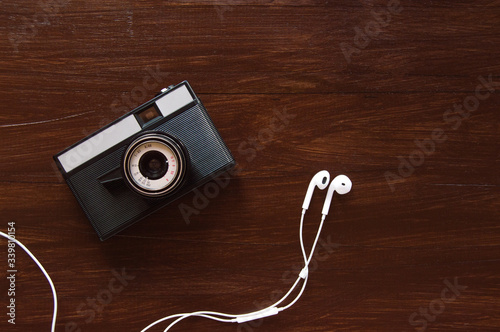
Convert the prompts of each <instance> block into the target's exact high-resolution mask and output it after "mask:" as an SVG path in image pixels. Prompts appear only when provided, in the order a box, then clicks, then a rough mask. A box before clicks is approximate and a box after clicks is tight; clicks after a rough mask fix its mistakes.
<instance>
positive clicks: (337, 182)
mask: <svg viewBox="0 0 500 332" xmlns="http://www.w3.org/2000/svg"><path fill="white" fill-rule="evenodd" d="M351 188H352V182H351V180H350V179H349V178H348V177H347V176H345V175H338V176H336V177H335V179H333V181H332V183H330V187H329V188H328V192H327V194H326V198H325V204H324V205H323V211H322V214H323V215H324V216H326V215H328V210H330V204H331V203H332V198H333V192H334V191H336V192H338V193H339V194H340V195H344V194H347V193H348V192H349V191H351Z"/></svg>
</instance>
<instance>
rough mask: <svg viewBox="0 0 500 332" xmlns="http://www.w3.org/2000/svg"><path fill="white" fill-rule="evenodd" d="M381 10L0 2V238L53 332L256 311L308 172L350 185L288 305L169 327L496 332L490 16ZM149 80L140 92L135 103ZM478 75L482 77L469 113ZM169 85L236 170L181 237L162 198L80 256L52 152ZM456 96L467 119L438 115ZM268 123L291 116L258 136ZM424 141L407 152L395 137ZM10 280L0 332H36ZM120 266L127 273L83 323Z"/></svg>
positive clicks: (497, 246)
mask: <svg viewBox="0 0 500 332" xmlns="http://www.w3.org/2000/svg"><path fill="white" fill-rule="evenodd" d="M394 3H395V2H394V1H389V0H388V1H384V0H380V1H379V0H376V1H347V0H342V1H319V0H317V1H316V0H303V1H293V2H288V1H284V0H282V1H258V0H254V1H215V0H214V1H209V0H207V1H198V2H196V3H190V2H187V1H180V0H179V1H165V2H162V3H158V2H157V1H111V0H103V1H82V0H71V1H69V0H57V1H56V0H48V1H40V2H37V1H13V0H8V1H3V2H2V10H1V13H0V27H1V41H0V55H1V56H0V73H1V75H0V101H1V103H2V107H1V113H0V137H1V143H2V144H1V145H0V155H1V156H2V163H1V167H0V176H1V179H0V207H1V212H2V224H1V225H0V229H1V230H2V231H5V230H6V229H7V223H8V222H9V221H14V222H15V224H16V236H17V237H18V238H19V239H20V240H21V241H23V242H24V243H25V244H26V245H27V246H28V247H29V248H30V249H31V250H32V251H33V252H34V253H35V255H36V256H37V257H38V259H39V260H40V261H41V262H42V263H43V264H44V266H45V268H46V269H47V271H48V272H49V273H50V275H51V276H52V278H53V280H54V283H55V285H56V288H57V291H58V295H59V305H60V311H59V316H58V321H57V331H140V330H141V329H142V328H144V327H145V326H146V325H148V324H149V323H151V322H153V321H154V320H156V319H158V318H161V317H163V316H166V315H170V314H175V313H179V312H189V311H194V310H217V311H222V312H231V313H245V312H248V311H253V310H255V309H257V308H260V307H262V306H263V305H264V304H265V303H268V302H270V301H271V300H273V299H274V298H276V297H277V296H278V295H279V294H282V292H284V291H286V290H287V289H288V287H289V286H290V279H291V275H293V273H296V272H297V270H298V269H300V262H301V256H300V247H299V243H298V226H299V217H300V206H301V204H302V200H303V195H304V194H305V191H306V188H307V185H308V182H309V180H310V178H311V177H312V176H313V175H314V174H315V173H316V172H317V171H319V170H321V169H327V170H329V171H330V172H331V174H332V176H335V175H338V174H342V173H344V174H347V175H348V176H349V177H350V178H351V179H352V181H353V190H352V191H351V193H349V194H348V195H345V196H335V197H334V200H333V203H332V209H331V213H330V215H329V216H328V219H327V221H328V222H327V224H326V225H325V228H324V232H323V234H322V237H321V238H322V241H323V244H324V245H323V247H321V248H320V250H319V252H318V255H317V256H316V259H315V261H314V265H313V266H312V267H311V269H312V270H313V271H312V272H311V276H310V281H309V285H308V288H307V289H306V292H305V294H304V295H303V297H302V298H301V300H300V301H299V302H298V303H297V304H296V305H295V306H294V307H292V308H291V309H289V310H287V311H285V312H283V313H280V314H279V315H278V316H276V317H272V318H268V319H265V320H264V321H262V322H259V323H258V324H245V325H240V326H238V325H235V324H233V325H230V324H222V323H218V322H213V321H207V320H203V319H199V318H193V319H189V320H186V321H185V322H184V323H182V324H181V325H179V326H177V327H176V328H174V329H173V330H172V331H245V332H248V331H252V332H266V331H297V332H298V331H362V330H363V331H366V330H369V331H413V330H415V331H424V330H427V331H453V330H461V331H498V330H499V329H500V264H499V263H500V226H499V216H500V203H499V194H500V187H499V185H500V177H499V166H500V144H499V140H500V133H499V130H500V122H499V120H500V114H499V105H500V93H499V91H500V62H499V59H500V34H499V23H500V3H499V2H498V1H475V2H474V1H401V2H400V3H399V5H398V4H397V3H396V4H394ZM388 6H389V7H391V6H392V7H391V8H389V9H387V8H388ZM391 9H392V11H393V12H392V14H390V16H387V15H382V14H383V13H388V12H389V13H390V10H391ZM397 11H399V13H397ZM374 13H375V16H376V15H377V14H376V13H379V14H380V15H381V16H380V17H379V19H380V20H382V21H383V22H381V23H374V22H377V21H376V20H375V18H374ZM365 29H367V30H368V31H369V33H371V37H364V38H362V37H360V36H359V35H358V37H356V31H358V30H365ZM356 45H357V46H356ZM347 47H351V50H352V48H353V47H357V51H355V52H354V53H352V54H351V55H350V59H349V60H350V61H347V58H348V57H346V56H345V54H344V53H343V51H342V49H343V48H344V49H346V48H347ZM151 71H153V72H156V73H160V74H157V75H158V76H157V80H158V81H159V84H158V86H157V88H155V89H146V90H147V91H146V92H147V93H146V95H141V94H140V93H139V94H137V92H138V91H139V90H140V89H141V87H143V80H144V79H145V78H147V77H148V76H150V75H151V74H150V72H151ZM480 77H483V78H484V79H486V80H488V78H489V79H490V80H491V81H493V82H495V83H492V86H490V91H489V90H487V89H482V90H481V91H479V93H481V94H480V95H479V97H480V98H479V99H477V98H476V94H477V92H476V87H477V86H478V85H479V84H481V79H480ZM182 80H188V81H189V82H190V83H191V85H192V86H193V88H194V90H195V91H196V92H197V93H198V94H199V96H200V97H201V99H202V100H203V102H204V104H205V106H206V107H207V109H208V111H209V113H210V115H211V116H212V119H213V120H214V122H215V124H216V126H217V127H218V129H219V130H220V133H221V135H222V136H223V138H224V139H225V141H226V143H227V145H228V146H229V148H230V149H231V150H232V152H233V154H234V156H235V158H236V160H237V161H238V163H239V166H238V167H239V169H240V170H241V172H240V173H239V174H238V175H237V176H234V177H233V178H232V179H231V180H230V182H229V184H228V185H227V186H226V187H225V188H223V189H220V191H219V193H218V195H217V197H215V198H213V199H210V200H209V204H208V205H207V206H206V207H205V208H203V209H200V211H199V214H197V215H192V216H191V217H190V219H189V221H190V222H189V223H187V222H186V221H185V220H184V219H183V216H182V214H181V212H180V210H179V204H181V203H183V204H186V205H189V206H193V199H194V195H193V194H190V195H187V196H185V197H183V198H182V199H180V200H179V201H178V202H176V203H174V204H172V205H171V206H169V207H166V208H164V209H163V210H161V211H160V212H157V213H155V214H154V215H152V216H150V217H148V218H147V219H146V220H143V221H141V222H139V223H137V224H136V225H134V226H132V227H130V228H129V229H127V230H126V231H124V232H122V233H121V234H119V235H118V236H115V237H113V238H111V239H110V240H108V241H105V242H100V241H99V240H98V238H97V236H96V234H95V233H94V231H93V229H92V228H91V225H90V223H89V222H88V220H87V219H86V218H85V216H84V214H83V212H82V210H81V208H80V206H79V205H78V203H77V202H76V200H75V198H74V197H73V195H72V193H71V191H70V190H69V188H68V187H67V185H66V184H65V183H64V182H63V181H62V180H61V178H60V176H59V175H58V172H56V171H55V170H54V164H53V162H52V156H53V155H54V154H55V153H57V152H59V151H61V150H62V149H64V148H66V147H67V146H69V145H71V144H73V143H75V142H76V141H78V140H80V139H82V138H83V137H85V136H87V135H88V134H90V133H91V132H93V131H95V130H97V129H98V128H100V127H102V125H103V124H104V123H107V122H110V121H111V120H113V119H115V118H117V117H118V116H120V115H122V114H124V113H125V112H126V111H127V110H130V109H131V108H133V107H134V106H136V105H138V104H139V103H141V102H144V101H146V100H147V99H149V98H151V97H152V96H154V94H155V93H156V92H158V91H159V89H160V88H162V87H164V86H168V85H170V84H176V83H179V82H180V81H182ZM134 89H135V90H134ZM493 90H494V92H492V91H493ZM491 92H492V93H491ZM134 97H135V100H134V99H133V98H134ZM474 98H476V99H474ZM475 101H478V105H474V104H473V103H474V102H475ZM464 102H465V103H468V102H469V103H471V104H468V106H467V107H469V108H471V107H472V109H475V110H474V111H473V112H469V111H463V112H462V115H460V113H459V112H455V111H456V110H455V111H453V109H454V104H458V105H462V104H463V103H464ZM470 105H472V106H470ZM463 109H464V110H465V108H463ZM450 110H451V111H450ZM276 113H280V114H289V116H290V117H289V118H288V120H287V121H286V123H285V124H284V125H283V126H282V127H279V129H280V130H275V131H273V130H272V128H273V127H271V125H270V123H271V121H273V120H272V119H273V118H274V117H275V116H276ZM459 119H461V120H460V121H459ZM433 131H436V133H437V134H439V133H440V136H439V137H441V139H440V141H436V140H435V141H434V143H432V144H434V148H432V144H430V143H428V144H427V145H426V147H424V149H428V151H427V152H428V153H427V154H424V153H423V152H422V151H421V150H419V148H418V146H417V145H416V143H415V140H419V141H422V140H426V139H427V140H429V139H432V138H433V136H432V135H433V134H432V133H433ZM436 138H438V137H436V134H435V135H434V139H436ZM252 142H254V143H252ZM427 142H428V141H427ZM251 144H257V145H256V147H258V150H255V151H254V152H255V153H254V152H252V151H251V150H249V148H251ZM403 159H404V160H406V161H407V162H408V163H410V164H408V165H410V166H408V165H406V166H405V167H402V166H400V165H402V161H401V160H403ZM398 168H400V169H399V170H398ZM388 172H390V173H388ZM388 174H389V175H388ZM388 176H389V181H387V177H388ZM202 190H203V188H202ZM324 195H325V194H324V193H318V192H316V194H315V196H314V199H313V202H312V205H311V209H310V212H309V213H308V215H307V219H306V220H307V226H306V228H305V232H306V236H305V238H306V241H307V246H309V245H310V243H311V241H312V239H313V236H314V234H315V229H316V226H317V223H318V222H319V217H320V211H321V205H322V203H323V197H324ZM0 243H1V247H2V249H1V250H0V251H1V252H2V253H3V254H1V255H0V257H1V259H0V264H1V265H0V266H1V267H0V270H2V272H1V274H2V275H5V277H6V275H7V273H6V272H5V271H6V270H7V262H6V257H7V241H5V240H1V241H0ZM17 267H18V270H19V272H18V273H17V279H16V325H15V326H14V325H11V324H8V323H7V319H8V317H7V315H6V311H7V309H6V306H7V305H8V302H7V301H8V296H7V288H8V282H7V280H6V279H5V277H2V280H3V281H2V282H0V292H1V293H2V296H1V297H0V299H1V301H2V302H1V303H0V307H1V308H4V309H2V310H3V311H5V313H4V312H0V317H3V318H1V319H0V330H1V331H49V327H50V320H51V315H52V301H51V294H50V290H49V286H48V285H47V282H46V281H45V279H44V278H43V276H42V274H41V273H40V272H39V270H38V269H37V267H36V266H35V265H34V263H33V262H31V260H30V259H29V258H28V256H27V255H25V254H24V253H22V252H20V251H19V250H18V251H17ZM123 269H125V272H126V273H127V274H128V275H130V276H134V277H135V278H134V279H133V280H129V281H128V282H127V285H126V286H124V287H123V289H121V291H119V292H116V293H114V294H113V297H112V299H109V300H110V301H105V302H109V303H106V305H104V306H102V305H101V306H100V307H99V309H100V310H99V311H95V317H92V316H90V310H91V309H90V308H91V307H90V306H89V304H87V303H88V302H87V301H91V300H92V298H96V297H97V298H99V297H100V300H101V303H102V300H103V299H104V300H105V297H106V296H105V295H106V294H109V292H108V293H106V292H107V290H108V289H109V284H110V282H112V280H113V278H114V274H113V271H118V272H120V271H122V270H123ZM448 282H449V283H451V284H453V283H458V284H459V285H461V286H463V287H462V288H460V289H459V290H458V291H457V290H455V292H456V293H453V292H452V291H449V290H447V289H449V286H447V283H448ZM115 286H116V285H115ZM465 287H466V288H465ZM442 295H444V296H445V297H444V301H443V300H442V299H441V297H442ZM446 299H448V300H446ZM450 299H451V300H450ZM87 310H88V311H87ZM165 327H166V324H162V325H161V326H160V327H158V328H156V329H152V331H162V328H165Z"/></svg>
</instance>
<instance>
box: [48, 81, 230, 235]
mask: <svg viewBox="0 0 500 332" xmlns="http://www.w3.org/2000/svg"><path fill="white" fill-rule="evenodd" d="M54 160H55V162H56V164H57V166H58V168H59V170H60V171H61V173H62V175H63V177H64V179H65V180H66V182H67V184H68V186H69V187H70V189H71V190H72V192H73V194H74V195H75V197H76V199H77V200H78V202H79V203H80V205H81V207H82V208H83V210H84V212H85V214H86V215H87V217H88V219H89V220H90V222H91V223H92V226H93V227H94V229H95V230H96V232H97V234H98V236H99V238H100V239H101V240H105V239H107V238H109V237H111V236H113V235H115V234H116V233H118V232H120V231H121V230H123V229H125V228H126V227H128V226H130V225H132V224H134V223H135V222H137V221H139V220H140V219H142V218H144V217H146V216H147V215H149V214H151V213H153V212H154V211H156V210H158V209H160V208H162V207H164V206H165V205H167V204H169V203H171V202H172V201H174V200H175V199H177V198H179V197H181V196H182V195H184V194H186V193H188V192H190V191H192V190H193V189H195V188H197V187H199V186H201V185H203V184H204V183H206V182H208V181H209V180H211V179H212V178H214V177H216V176H217V175H219V174H220V173H222V172H225V171H227V170H229V169H231V168H232V167H234V165H235V161H234V158H233V156H232V155H231V152H230V151H229V149H228V148H227V146H226V144H225V143H224V141H223V140H222V138H221V136H220V134H219V132H218V131H217V129H216V128H215V126H214V124H213V122H212V120H211V119H210V116H209V115H208V113H207V110H206V109H205V107H204V106H203V104H202V103H201V101H200V100H199V98H198V97H197V96H196V94H195V93H194V91H193V90H192V88H191V86H190V85H189V83H188V82H187V81H184V82H182V83H180V84H178V85H176V86H171V87H169V88H168V89H163V90H162V92H161V93H160V94H158V95H157V96H156V97H154V98H153V99H151V100H149V101H148V102H146V103H144V104H143V105H141V106H139V107H137V108H135V109H134V110H132V111H130V112H129V113H127V114H125V115H124V116H122V117H120V118H119V119H117V120H115V121H114V122H112V123H110V124H109V125H107V126H105V127H103V128H101V129H100V130H98V131H97V132H95V133H93V134H92V135H90V136H88V137H86V138H84V139H83V140H81V141H80V142H78V143H76V144H74V145H72V146H70V147H69V148H67V149H65V150H64V151H62V152H60V153H58V154H56V155H55V156H54Z"/></svg>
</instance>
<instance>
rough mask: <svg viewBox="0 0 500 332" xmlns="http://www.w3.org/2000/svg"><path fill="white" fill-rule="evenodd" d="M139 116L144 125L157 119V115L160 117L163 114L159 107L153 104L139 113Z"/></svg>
mask: <svg viewBox="0 0 500 332" xmlns="http://www.w3.org/2000/svg"><path fill="white" fill-rule="evenodd" d="M137 116H138V117H139V119H140V122H141V125H142V126H144V125H145V124H146V123H148V122H149V121H151V120H153V119H156V118H157V117H160V116H161V114H160V112H159V111H158V109H156V107H155V105H154V104H153V105H152V106H151V107H149V108H146V109H145V110H143V111H141V112H139V113H137Z"/></svg>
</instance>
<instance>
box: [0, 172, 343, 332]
mask: <svg viewBox="0 0 500 332" xmlns="http://www.w3.org/2000/svg"><path fill="white" fill-rule="evenodd" d="M328 182H330V173H328V171H324V170H323V171H320V172H318V173H316V174H315V175H314V177H313V178H312V179H311V181H310V182H309V186H308V188H307V192H306V196H305V198H304V203H303V204H302V216H301V219H300V233H299V237H300V246H301V249H302V256H303V258H304V268H303V269H302V271H301V272H300V273H299V275H298V276H297V279H296V281H295V283H294V284H293V285H292V287H291V288H290V290H289V291H288V292H287V293H286V294H285V295H284V296H283V297H282V298H281V299H280V300H279V301H277V302H276V303H274V304H272V305H270V306H269V307H267V308H264V309H262V310H258V311H254V312H251V313H248V314H240V315H235V314H225V313H220V312H214V311H196V312H191V313H183V314H176V315H171V316H167V317H164V318H161V319H159V320H157V321H155V322H153V323H151V324H149V325H148V326H146V327H145V328H144V329H143V330H142V331H141V332H144V331H146V330H148V329H150V328H151V327H153V326H154V325H157V324H159V323H161V322H164V321H166V320H170V319H175V320H174V321H173V322H172V323H171V324H170V325H169V326H167V328H166V329H165V330H164V332H167V331H168V330H170V329H171V328H172V327H173V326H174V325H176V324H177V323H179V322H180V321H181V320H183V319H186V318H188V317H194V316H197V317H204V318H208V319H213V320H216V321H220V322H227V323H244V322H248V321H253V320H256V319H261V318H264V317H269V316H273V315H277V314H278V313H279V312H281V311H283V310H286V309H288V308H290V307H291V306H293V305H294V304H295V303H296V302H297V301H298V300H299V298H300V297H301V296H302V294H303V292H304V290H305V287H306V284H307V280H308V278H309V263H310V262H311V259H312V257H313V254H314V251H315V249H316V245H317V244H318V240H319V236H320V234H321V229H322V228H323V223H324V221H325V219H326V216H327V215H328V211H329V209H330V204H331V201H332V198H333V193H334V192H335V191H336V192H337V193H339V194H340V195H344V194H347V193H348V192H349V191H351V188H352V182H351V180H350V179H349V178H348V177H347V176H345V175H339V176H337V177H335V179H333V181H332V182H331V183H330V186H329V188H328V192H327V195H326V198H325V202H324V205H323V210H322V217H321V222H320V225H319V228H318V232H317V234H316V238H315V240H314V243H313V245H312V248H311V251H310V253H309V256H307V255H306V252H305V249H304V241H303V234H302V233H303V225H304V216H305V213H306V211H307V209H308V208H309V205H310V203H311V199H312V196H313V193H314V189H315V188H316V187H318V188H319V189H320V190H324V189H326V187H327V186H328ZM0 235H1V236H3V237H5V238H7V239H8V240H9V241H11V242H15V243H16V244H17V245H19V246H20V247H21V248H22V249H23V250H24V251H25V252H26V253H27V254H28V255H29V256H30V257H31V258H32V259H33V261H35V263H36V264H37V265H38V266H39V267H40V269H41V270H42V272H43V273H44V275H45V277H46V278H47V280H48V281H49V284H50V287H51V289H52V295H53V297H54V312H53V316H52V327H51V331H52V332H54V331H55V326H56V317H57V295H56V289H55V287H54V284H53V283H52V280H51V279H50V277H49V275H48V273H47V272H46V271H45V269H44V268H43V266H42V264H41V263H40V262H39V261H38V260H37V259H36V258H35V256H34V255H33V254H32V253H31V252H30V251H29V250H28V248H26V247H25V246H24V245H23V244H22V243H21V242H20V241H19V240H17V239H15V238H13V237H12V236H9V235H8V234H5V233H3V232H0ZM301 280H302V286H301V289H300V291H299V293H298V294H297V295H296V296H295V298H294V299H293V300H292V301H290V302H289V303H288V304H287V305H284V306H281V307H280V306H279V305H280V304H281V303H283V302H284V301H285V300H286V299H287V298H288V297H289V296H290V294H291V293H292V292H293V290H294V289H295V288H296V287H297V286H298V285H299V284H300V281H301Z"/></svg>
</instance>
